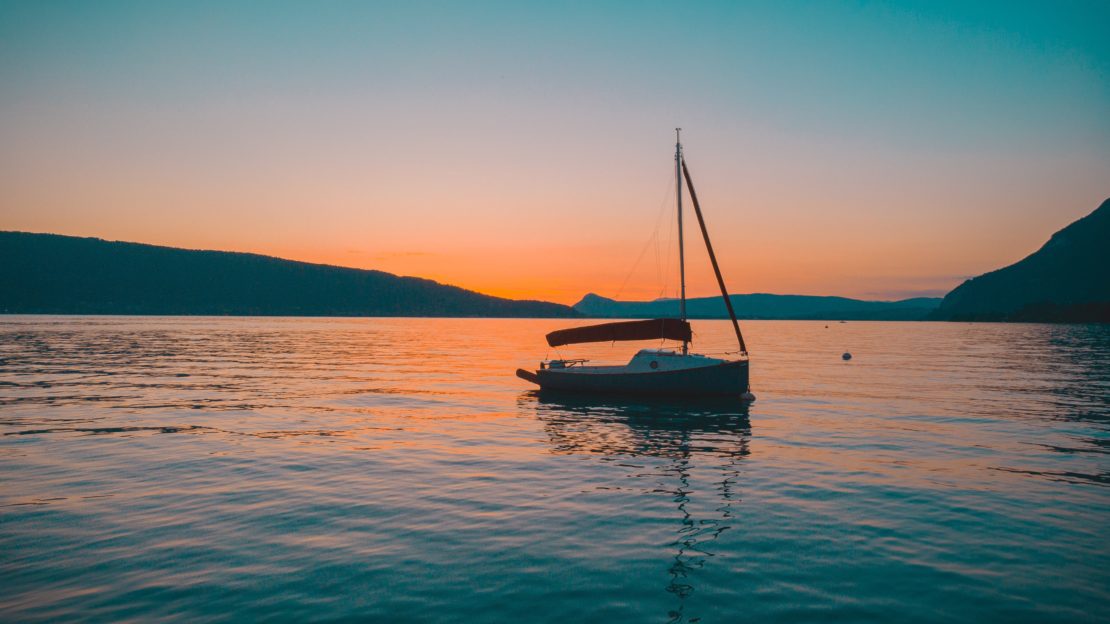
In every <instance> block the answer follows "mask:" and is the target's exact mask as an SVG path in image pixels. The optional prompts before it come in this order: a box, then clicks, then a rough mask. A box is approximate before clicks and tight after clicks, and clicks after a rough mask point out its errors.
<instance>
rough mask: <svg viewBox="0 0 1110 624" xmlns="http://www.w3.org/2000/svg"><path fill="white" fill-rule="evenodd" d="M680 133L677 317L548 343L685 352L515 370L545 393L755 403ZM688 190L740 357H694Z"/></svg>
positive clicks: (577, 332)
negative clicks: (644, 343) (667, 345)
mask: <svg viewBox="0 0 1110 624" xmlns="http://www.w3.org/2000/svg"><path fill="white" fill-rule="evenodd" d="M681 132H682V129H681V128H676V129H675V156H674V162H675V203H676V206H677V209H678V272H679V282H680V285H679V308H678V309H679V316H678V318H657V319H646V320H637V321H619V322H613V323H602V324H600V325H589V326H586V327H573V328H570V329H560V330H558V331H553V332H551V333H549V334H547V344H548V345H550V346H552V347H560V346H563V345H569V344H582V343H589V342H613V341H623V340H652V339H660V340H674V341H680V342H681V343H682V346H681V348H673V349H662V348H659V349H641V350H640V351H639V352H637V353H636V355H634V356H632V359H631V361H629V362H628V363H627V364H623V365H616V366H596V365H590V364H589V363H588V362H589V360H584V359H553V360H545V361H542V362H540V366H539V369H538V370H536V371H529V370H525V369H522V368H521V369H517V371H516V374H517V377H520V378H521V379H524V380H526V381H530V382H532V383H534V384H537V385H538V386H540V388H541V389H542V390H559V391H573V392H591V393H604V394H616V395H639V396H683V397H737V398H742V399H746V400H754V399H755V397H754V395H752V394H751V387H750V384H749V379H748V371H749V357H748V348H747V345H746V344H744V335H743V334H742V333H741V332H740V324H739V323H738V322H737V321H736V312H735V311H734V310H733V309H732V300H731V299H730V298H729V295H728V290H727V289H726V288H725V281H724V278H723V277H721V268H720V266H719V265H718V264H717V256H716V254H714V253H713V244H712V243H710V242H709V230H707V229H706V227H705V218H704V217H703V216H702V212H701V205H700V204H699V203H698V195H697V192H696V191H694V182H693V180H692V179H691V178H690V170H689V168H688V167H687V166H686V159H685V158H684V157H683V154H682V135H681ZM683 179H685V181H686V186H687V187H688V188H689V190H690V200H691V202H692V203H693V204H694V212H695V214H697V217H698V225H699V226H700V227H701V234H702V238H703V239H704V241H705V249H706V251H707V252H708V253H709V261H710V263H711V264H712V265H713V272H714V274H715V275H716V276H717V285H718V286H720V288H721V296H722V297H723V298H724V302H725V307H726V308H727V309H728V316H729V319H730V320H731V321H732V328H733V330H734V331H735V332H736V341H737V343H738V345H739V351H738V357H737V358H735V359H722V358H716V357H709V356H707V355H699V354H697V353H691V352H690V342H691V340H692V339H693V331H692V330H691V327H690V322H689V320H688V319H687V318H686V259H685V248H684V243H683V233H682V181H683Z"/></svg>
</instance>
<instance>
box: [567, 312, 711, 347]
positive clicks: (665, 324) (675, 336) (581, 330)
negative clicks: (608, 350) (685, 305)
mask: <svg viewBox="0 0 1110 624" xmlns="http://www.w3.org/2000/svg"><path fill="white" fill-rule="evenodd" d="M660 338H666V339H668V340H686V341H688V340H690V324H689V323H687V322H686V321H682V320H679V319H673V318H663V319H649V320H646V321H621V322H617V323H603V324H601V325H587V326H586V327H572V328H570V329H560V330H558V331H553V332H551V333H550V334H548V335H547V344H549V345H551V346H553V347H559V346H562V345H568V344H578V343H582V342H612V341H614V340H653V339H656V340H658V339H660Z"/></svg>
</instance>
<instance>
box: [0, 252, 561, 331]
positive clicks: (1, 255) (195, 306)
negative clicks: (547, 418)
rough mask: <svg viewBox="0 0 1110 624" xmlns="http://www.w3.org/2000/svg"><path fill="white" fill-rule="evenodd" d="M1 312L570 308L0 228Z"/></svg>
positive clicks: (427, 283) (326, 269)
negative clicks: (4, 230)
mask: <svg viewBox="0 0 1110 624" xmlns="http://www.w3.org/2000/svg"><path fill="white" fill-rule="evenodd" d="M0 312H4V313H9V314H18V313H25V314H169V315H179V314H180V315H252V316H253V315H258V316H463V317H480V316H490V317H570V316H579V315H578V314H577V313H576V312H575V311H574V310H572V309H571V308H570V307H568V306H564V305H560V304H555V303H548V302H543V301H517V300H512V299H503V298H501V297H491V296H489V295H483V294H480V293H477V292H474V291H470V290H466V289H463V288H458V287H456V286H448V285H445V284H440V283H438V282H434V281H432V280H427V279H421V278H417V277H400V276H397V275H393V274H391V273H385V272H382V271H371V270H363V269H350V268H344V267H337V266H331V265H324V264H311V263H307V262H296V261H292V260H282V259H280V258H274V257H270V256H263V255H258V254H250V253H238V252H225V251H196V250H188V249H178V248H174V247H160V246H156V245H144V244H141V243H126V242H112V241H105V240H102V239H99V238H79V237H74V236H61V235H57V234H32V233H27V232H0Z"/></svg>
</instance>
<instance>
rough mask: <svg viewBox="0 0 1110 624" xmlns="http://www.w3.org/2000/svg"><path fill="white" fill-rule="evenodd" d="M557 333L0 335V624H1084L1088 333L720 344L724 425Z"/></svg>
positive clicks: (764, 337) (715, 333)
mask: <svg viewBox="0 0 1110 624" xmlns="http://www.w3.org/2000/svg"><path fill="white" fill-rule="evenodd" d="M566 325H567V322H566V321H556V320H480V319H468V320H454V319H452V320H439V319H287V318H279V319H243V318H142V317H139V318H106V317H100V318H81V317H18V316H15V317H13V316H9V317H0V588H2V589H0V620H4V621H56V620H63V619H64V620H112V621H119V620H127V619H134V620H142V621H150V620H166V621H187V622H197V621H206V620H214V621H231V620H250V619H262V618H270V619H278V620H334V619H362V620H368V621H375V620H377V621H391V622H455V621H472V622H499V621H519V622H582V621H611V622H705V623H708V622H736V621H740V620H748V621H755V622H804V621H809V622H812V621H829V620H838V621H846V622H878V621H897V622H925V621H938V620H943V621H949V622H987V621H999V622H1001V621H1005V622H1022V621H1024V622H1073V621H1099V620H1102V621H1105V619H1106V617H1107V609H1108V607H1107V604H1108V603H1110V533H1108V526H1110V327H1107V326H1045V325H1002V324H942V323H862V322H859V323H857V322H850V323H832V322H830V323H824V322H771V321H764V322H745V323H743V327H744V329H745V332H746V337H747V339H748V343H749V348H750V349H751V351H752V358H753V360H752V389H753V391H754V392H755V394H756V395H757V397H758V400H757V401H756V402H755V403H754V404H752V405H751V406H750V407H747V408H746V407H744V406H742V405H739V404H734V403H728V402H726V403H720V402H714V403H696V402H669V403H666V402H665V403H654V404H647V403H621V402H614V401H605V400H599V399H581V398H579V399H568V398H559V397H548V396H546V395H545V396H537V394H536V393H534V392H532V391H531V388H530V386H529V384H527V383H526V382H524V381H522V380H520V379H517V378H516V377H514V376H513V371H514V370H515V369H516V368H517V367H518V366H519V367H532V368H534V367H535V364H536V362H537V361H538V360H539V359H541V358H542V357H544V356H545V355H548V353H549V349H548V348H547V346H546V344H545V343H544V340H543V334H544V333H546V332H547V331H550V330H552V329H555V328H557V327H563V326H566ZM694 329H695V335H696V338H695V346H697V347H698V350H699V351H703V352H704V351H721V350H727V349H729V348H730V347H731V343H730V327H729V326H728V325H727V323H726V322H718V321H696V322H695V323H694ZM634 348H635V346H629V345H624V346H621V345H617V346H616V347H613V346H611V345H607V344H606V345H595V346H593V347H590V348H588V349H564V350H563V351H562V353H563V355H566V356H569V355H578V354H583V355H587V356H590V357H595V358H600V359H608V360H621V359H625V358H627V357H628V356H629V355H630V354H631V352H632V350H633V349H634ZM844 351H851V352H852V353H853V355H854V356H855V357H854V359H852V360H851V361H850V362H844V361H842V360H841V358H840V355H841V353H842V352H844ZM550 354H551V355H554V352H551V353H550Z"/></svg>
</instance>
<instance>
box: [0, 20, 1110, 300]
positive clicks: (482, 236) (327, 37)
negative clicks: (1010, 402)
mask: <svg viewBox="0 0 1110 624" xmlns="http://www.w3.org/2000/svg"><path fill="white" fill-rule="evenodd" d="M1107 24H1110V2H1106V1H1104V0H1103V1H1096V2H1089V3H1081V2H1075V3H1073V2H1044V3H1024V2H963V1H960V2H920V3H871V2H843V3H835V2H813V3H810V2H799V3H794V2H719V3H718V2H612V3H610V2H596V1H591V2H566V3H564V2H536V3H529V2H505V3H485V2H443V3H424V2H396V3H389V2H349V3H348V2H296V3H294V2H289V3H285V2H277V1H274V2H211V3H206V2H197V1H190V2H133V3H130V2H129V3H120V2H81V3H69V2H40V1H28V2H0V85H2V86H0V229H3V230H24V231H33V232H53V233H60V234H71V235H80V236H97V237H101V238H106V239H112V240H129V241H138V242H146V243H153V244H159V245H172V246H179V247H188V248H204V249H221V250H235V251H251V252H258V253H264V254H270V255H276V256H280V257H284V258H291V259H297V260H305V261H311V262H324V263H330V264H338V265H344V266H353V267H362V268H375V269H380V270H384V271H390V272H393V273H399V274H403V275H416V276H422V277H429V278H432V279H436V280H439V281H443V282H448V283H452V284H457V285H460V286H464V287H467V288H473V289H475V290H479V291H481V292H485V293H490V294H496V295H502V296H511V297H527V298H541V299H548V300H553V301H559V302H563V303H573V302H575V301H576V300H578V299H579V298H580V297H581V296H582V295H583V294H585V293H587V292H596V293H598V294H601V295H605V296H614V297H615V296H619V297H621V298H624V299H651V298H655V297H657V296H660V295H673V294H674V293H675V289H676V286H677V270H676V261H675V260H674V259H673V256H674V254H675V246H674V243H673V238H674V231H673V230H674V228H673V210H674V205H673V175H674V171H673V166H674V163H673V150H674V145H673V144H674V128H675V127H676V126H681V127H682V128H683V139H684V143H685V146H686V155H687V161H688V163H689V165H690V167H691V171H692V174H693V176H694V180H695V182H696V184H697V185H698V194H699V197H700V199H701V201H702V205H703V207H704V209H705V211H706V219H707V221H708V224H709V228H710V233H711V234H712V235H713V237H714V241H713V242H714V245H715V247H716V248H717V253H718V256H719V258H720V260H721V263H722V269H723V270H724V273H725V278H726V280H727V282H728V285H729V287H730V288H731V289H732V291H733V292H737V293H746V292H775V293H799V294H835V295H845V296H855V297H861V298H867V299H890V298H902V297H908V296H917V295H940V294H943V293H944V292H946V291H947V290H949V289H950V288H952V287H953V286H955V285H957V284H958V283H959V282H960V281H962V280H963V279H965V278H966V277H970V276H972V275H976V274H979V273H982V272H984V271H988V270H992V269H995V268H999V267H1001V266H1003V265H1006V264H1009V263H1011V262H1014V261H1016V260H1018V259H1020V258H1022V257H1023V256H1025V255H1027V254H1029V253H1030V252H1032V251H1034V250H1035V249H1036V248H1037V247H1038V246H1040V245H1041V244H1042V243H1043V242H1044V241H1045V240H1046V239H1047V238H1048V236H1049V235H1050V234H1051V233H1052V232H1054V231H1056V230H1058V229H1060V228H1061V227H1063V226H1065V225H1067V224H1068V223H1070V222H1071V221H1074V220H1075V219H1077V218H1079V217H1081V216H1083V215H1085V214H1087V213H1089V212H1090V211H1092V210H1094V209H1095V208H1096V207H1097V206H1098V204H1099V203H1100V202H1101V201H1102V200H1104V199H1106V198H1107V197H1108V196H1110V37H1108V36H1107V33H1106V26H1107ZM689 216H690V217H691V219H690V220H689V221H688V229H687V243H688V248H689V249H690V250H691V253H690V257H689V266H690V278H689V279H690V287H689V292H690V294H691V296H704V295H712V294H714V293H715V289H716V285H715V283H714V281H713V278H712V274H711V272H710V270H709V267H708V262H707V260H706V258H705V255H704V252H703V251H702V248H701V244H700V240H699V239H698V238H695V237H696V236H698V232H697V226H696V222H695V221H694V220H693V218H692V216H693V215H692V214H691V215H689ZM638 259H639V261H638V262H637V260H638Z"/></svg>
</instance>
